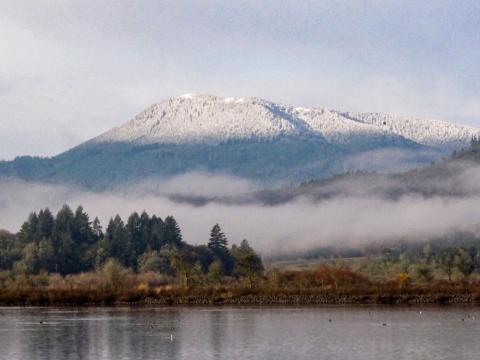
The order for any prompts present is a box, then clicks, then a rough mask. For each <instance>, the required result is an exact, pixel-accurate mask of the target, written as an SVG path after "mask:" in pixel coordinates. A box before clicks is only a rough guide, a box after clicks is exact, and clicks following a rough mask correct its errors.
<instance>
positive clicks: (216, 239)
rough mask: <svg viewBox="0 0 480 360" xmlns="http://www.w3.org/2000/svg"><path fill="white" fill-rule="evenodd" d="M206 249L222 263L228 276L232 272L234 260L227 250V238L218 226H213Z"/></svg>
mask: <svg viewBox="0 0 480 360" xmlns="http://www.w3.org/2000/svg"><path fill="white" fill-rule="evenodd" d="M208 248H209V249H210V250H211V251H212V252H213V254H214V255H215V256H216V257H217V258H218V259H219V260H220V261H221V262H222V264H223V270H224V272H225V274H226V275H230V274H231V273H232V271H233V267H234V260H233V257H232V255H231V254H230V251H229V250H228V241H227V237H226V236H225V234H224V233H223V232H222V229H221V228H220V225H218V224H215V225H214V226H213V228H212V231H211V232H210V240H209V241H208Z"/></svg>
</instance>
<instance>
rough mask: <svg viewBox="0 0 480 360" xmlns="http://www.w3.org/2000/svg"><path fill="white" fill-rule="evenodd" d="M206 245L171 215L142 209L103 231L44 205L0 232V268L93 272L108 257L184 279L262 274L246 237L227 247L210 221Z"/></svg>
mask: <svg viewBox="0 0 480 360" xmlns="http://www.w3.org/2000/svg"><path fill="white" fill-rule="evenodd" d="M205 235H206V240H208V243H207V242H206V244H205V245H190V244H188V243H187V242H185V241H184V239H183V237H182V232H181V229H180V226H179V225H178V223H177V221H176V220H175V218H174V217H173V216H167V217H166V218H165V219H161V218H160V217H158V216H156V215H153V216H149V215H148V214H147V213H146V212H143V213H141V214H138V213H136V212H135V213H133V214H131V215H130V216H129V217H128V219H127V221H126V222H124V221H123V220H122V218H121V217H120V216H119V215H116V216H115V217H113V218H111V219H110V221H109V222H108V224H107V226H106V228H105V229H103V228H102V225H101V224H100V221H99V219H98V218H94V219H93V220H91V219H90V217H89V215H88V214H87V213H86V212H85V210H84V209H83V208H82V207H81V206H79V207H78V208H77V209H76V210H75V211H72V209H71V208H70V207H69V206H68V205H64V206H63V207H62V208H61V209H60V211H59V212H58V213H57V214H56V215H53V214H52V212H51V211H50V210H49V209H48V208H46V209H43V210H40V211H39V212H38V213H35V212H34V213H32V214H30V216H29V217H28V219H27V220H26V221H25V222H24V223H23V225H22V226H21V229H20V231H19V232H18V233H17V234H11V233H9V232H6V231H0V270H12V271H14V272H15V273H17V274H39V273H44V272H47V273H58V274H61V275H68V274H77V273H82V272H89V271H94V270H97V269H99V268H101V267H102V266H104V264H106V263H107V262H109V261H115V262H116V263H118V264H119V265H120V266H122V267H125V268H129V269H131V270H133V271H135V272H149V271H151V272H159V273H162V274H165V275H171V276H177V277H179V278H181V279H182V281H183V282H185V283H188V281H189V278H190V277H192V276H193V275H194V274H210V275H211V276H212V277H223V276H231V277H244V276H246V277H248V276H254V275H256V274H261V273H262V271H263V264H262V261H261V259H260V257H259V256H258V255H257V254H256V252H255V251H254V250H253V249H252V248H251V247H250V245H249V243H248V242H247V240H243V241H242V242H241V244H240V245H239V246H236V245H232V246H231V247H229V244H228V240H227V237H226V236H225V234H224V233H223V232H222V230H221V228H220V226H219V225H218V224H215V225H214V226H213V228H212V231H211V233H210V238H209V239H208V234H205Z"/></svg>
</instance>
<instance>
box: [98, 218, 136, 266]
mask: <svg viewBox="0 0 480 360" xmlns="http://www.w3.org/2000/svg"><path fill="white" fill-rule="evenodd" d="M104 244H105V256H106V257H107V258H115V259H117V260H118V261H120V262H121V263H122V265H124V266H128V265H130V264H129V263H130V259H131V255H130V254H131V253H130V252H131V250H132V249H131V246H130V244H129V241H128V234H127V231H126V229H125V225H124V223H123V220H122V218H121V217H120V216H119V215H117V216H115V218H114V219H110V222H109V223H108V226H107V230H106V233H105V242H104Z"/></svg>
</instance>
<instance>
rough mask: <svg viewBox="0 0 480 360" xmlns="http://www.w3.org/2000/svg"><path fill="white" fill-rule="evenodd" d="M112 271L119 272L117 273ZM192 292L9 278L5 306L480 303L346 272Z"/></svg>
mask: <svg viewBox="0 0 480 360" xmlns="http://www.w3.org/2000/svg"><path fill="white" fill-rule="evenodd" d="M110 271H111V269H110ZM195 281H196V283H195V284H193V285H190V286H188V287H185V286H184V285H183V284H181V282H180V280H179V279H178V278H176V277H165V276H164V275H161V274H158V273H143V274H134V273H131V272H130V271H127V270H124V269H123V270H120V272H119V273H112V272H110V273H109V272H102V271H99V272H95V273H84V274H77V275H68V276H61V275H59V274H50V275H48V274H40V275H29V276H24V275H22V276H12V277H9V278H5V277H4V278H3V279H2V282H1V286H0V305H3V306H10V305H15V306H48V305H74V306H79V305H188V306H193V305H200V306H206V305H245V306H246V305H255V306H257V305H264V306H273V305H322V304H350V305H354V304H477V303H480V283H478V282H465V281H456V282H450V281H434V282H430V283H425V284H414V283H404V282H403V281H402V279H397V280H394V281H385V282H371V281H369V280H368V279H367V278H365V277H364V276H362V275H359V274H356V273H353V272H351V271H349V270H346V269H335V268H331V267H325V266H323V267H320V268H319V269H318V270H315V271H283V272H277V271H269V272H268V273H267V274H266V275H263V276H261V277H258V278H255V279H253V281H252V282H251V281H249V280H248V279H246V278H244V279H242V280H237V279H233V278H227V277H226V278H223V279H221V282H220V283H217V285H213V284H212V282H211V280H209V279H207V278H203V279H201V278H197V279H196V280H195Z"/></svg>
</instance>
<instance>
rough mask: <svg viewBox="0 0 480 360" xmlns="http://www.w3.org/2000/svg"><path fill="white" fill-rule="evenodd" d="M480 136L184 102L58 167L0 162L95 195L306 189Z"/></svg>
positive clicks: (457, 129) (253, 103)
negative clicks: (154, 188)
mask: <svg viewBox="0 0 480 360" xmlns="http://www.w3.org/2000/svg"><path fill="white" fill-rule="evenodd" d="M479 135H480V129H476V128H472V127H463V126H460V125H454V124H450V123H447V122H442V121H439V120H428V119H423V120H422V119H418V120H416V118H408V117H399V116H394V115H383V114H375V113H348V112H347V113H345V112H344V113H342V112H340V111H335V110H328V109H325V108H320V107H315V108H301V107H294V106H291V105H282V104H277V103H274V102H271V101H268V100H263V99H260V98H222V97H218V96H213V95H184V96H181V97H176V98H171V99H167V100H164V101H161V102H159V103H157V104H154V105H152V106H150V107H149V108H147V109H146V110H144V111H143V112H141V113H140V114H138V115H137V116H136V117H135V118H134V119H132V120H130V121H129V122H127V123H125V124H123V125H121V126H118V127H116V128H113V129H111V130H109V131H107V132H105V133H103V134H100V135H99V136H97V137H95V138H93V139H91V140H89V141H86V142H84V143H82V144H80V145H79V146H76V147H74V148H72V149H70V150H68V151H66V152H64V153H62V154H59V155H57V156H54V157H52V158H34V157H21V158H17V159H15V160H14V161H10V162H0V178H2V177H3V178H5V177H18V178H21V179H25V180H29V181H43V182H56V183H74V184H76V185H81V186H84V187H87V188H92V189H104V188H107V187H111V186H116V185H119V184H125V183H131V182H136V181H138V180H142V179H145V178H155V177H172V176H176V175H179V174H183V173H185V172H190V171H203V172H207V173H221V174H227V175H233V176H238V177H242V178H246V179H249V180H253V181H259V182H263V183H275V184H277V183H291V182H304V181H309V180H313V179H323V178H327V177H329V176H332V175H335V174H339V173H345V172H350V171H379V172H392V171H399V170H406V169H411V168H415V167H419V166H423V165H427V164H429V163H430V162H432V161H435V160H438V159H439V158H441V157H444V156H446V155H447V154H449V153H451V152H452V151H454V150H457V149H460V148H462V147H466V146H467V145H468V144H469V142H470V140H471V138H473V137H478V136H479Z"/></svg>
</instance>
